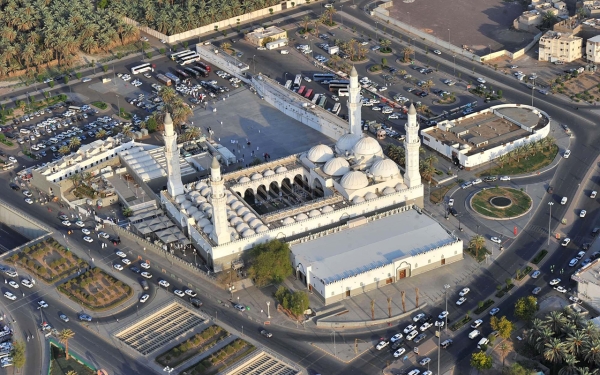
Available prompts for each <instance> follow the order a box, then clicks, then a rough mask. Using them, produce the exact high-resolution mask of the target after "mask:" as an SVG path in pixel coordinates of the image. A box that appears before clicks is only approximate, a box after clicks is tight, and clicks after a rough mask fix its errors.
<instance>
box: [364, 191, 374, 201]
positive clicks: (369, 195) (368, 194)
mask: <svg viewBox="0 0 600 375" xmlns="http://www.w3.org/2000/svg"><path fill="white" fill-rule="evenodd" d="M375 198H377V194H375V193H372V192H368V193H367V194H365V199H366V200H368V201H370V200H371V199H375Z"/></svg>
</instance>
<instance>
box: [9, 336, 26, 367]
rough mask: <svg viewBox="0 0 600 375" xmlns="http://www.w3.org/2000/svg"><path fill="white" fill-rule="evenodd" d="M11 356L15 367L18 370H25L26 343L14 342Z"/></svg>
mask: <svg viewBox="0 0 600 375" xmlns="http://www.w3.org/2000/svg"><path fill="white" fill-rule="evenodd" d="M11 354H12V357H13V364H14V365H15V367H16V368H18V369H21V368H23V366H25V343H24V342H23V341H21V340H16V341H14V342H13V349H12V353H11Z"/></svg>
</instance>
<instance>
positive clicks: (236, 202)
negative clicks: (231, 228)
mask: <svg viewBox="0 0 600 375" xmlns="http://www.w3.org/2000/svg"><path fill="white" fill-rule="evenodd" d="M240 207H244V204H243V203H242V202H240V201H235V202H233V203H232V204H231V208H233V209H234V210H237V209H238V208H240Z"/></svg>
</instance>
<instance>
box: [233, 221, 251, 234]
mask: <svg viewBox="0 0 600 375" xmlns="http://www.w3.org/2000/svg"><path fill="white" fill-rule="evenodd" d="M249 228H250V227H249V226H248V224H246V223H241V224H238V225H236V226H235V230H237V231H238V232H240V233H242V232H243V231H245V230H246V229H249Z"/></svg>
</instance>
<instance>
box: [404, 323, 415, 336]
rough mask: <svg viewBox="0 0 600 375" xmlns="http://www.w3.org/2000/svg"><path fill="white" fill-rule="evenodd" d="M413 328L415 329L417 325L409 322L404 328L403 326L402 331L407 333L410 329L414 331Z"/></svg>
mask: <svg viewBox="0 0 600 375" xmlns="http://www.w3.org/2000/svg"><path fill="white" fill-rule="evenodd" d="M415 329H417V326H416V325H414V324H409V325H408V326H407V327H406V328H404V333H405V334H409V333H411V332H412V331H414V330H415Z"/></svg>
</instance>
